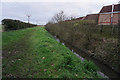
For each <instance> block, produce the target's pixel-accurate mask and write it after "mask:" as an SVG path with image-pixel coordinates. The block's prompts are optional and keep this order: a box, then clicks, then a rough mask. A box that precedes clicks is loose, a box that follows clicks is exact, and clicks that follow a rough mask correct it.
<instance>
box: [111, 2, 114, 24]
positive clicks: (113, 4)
mask: <svg viewBox="0 0 120 80" xmlns="http://www.w3.org/2000/svg"><path fill="white" fill-rule="evenodd" d="M113 10H114V4H112V12H111V25H112V23H113Z"/></svg>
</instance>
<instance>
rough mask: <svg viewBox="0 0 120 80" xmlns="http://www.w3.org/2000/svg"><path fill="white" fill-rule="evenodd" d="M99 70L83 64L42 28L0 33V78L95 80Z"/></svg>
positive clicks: (85, 63) (87, 63)
mask: <svg viewBox="0 0 120 80" xmlns="http://www.w3.org/2000/svg"><path fill="white" fill-rule="evenodd" d="M97 70H98V68H97V67H96V66H95V65H94V64H93V63H92V62H88V61H84V62H82V61H81V60H80V59H79V58H78V57H76V56H75V55H74V54H73V53H72V52H71V51H70V50H69V49H68V48H66V47H65V46H64V45H62V44H61V43H58V42H57V41H56V40H55V39H53V37H52V36H51V35H50V34H49V33H48V32H47V31H46V30H45V29H44V27H36V28H28V29H24V30H18V31H10V32H3V77H14V78H15V77H21V78H26V77H27V78H30V77H32V78H71V77H73V78H75V77H76V78H98V77H100V76H99V75H98V74H97V72H96V71H97Z"/></svg>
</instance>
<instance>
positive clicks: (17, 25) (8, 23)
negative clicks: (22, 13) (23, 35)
mask: <svg viewBox="0 0 120 80" xmlns="http://www.w3.org/2000/svg"><path fill="white" fill-rule="evenodd" d="M2 25H4V29H5V31H8V30H18V29H23V28H28V27H33V26H36V25H35V24H28V23H25V22H21V21H19V20H12V19H3V20H2Z"/></svg>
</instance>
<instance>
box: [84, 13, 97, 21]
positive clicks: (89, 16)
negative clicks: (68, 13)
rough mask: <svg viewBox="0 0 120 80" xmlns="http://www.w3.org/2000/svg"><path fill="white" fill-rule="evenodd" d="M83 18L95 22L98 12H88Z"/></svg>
mask: <svg viewBox="0 0 120 80" xmlns="http://www.w3.org/2000/svg"><path fill="white" fill-rule="evenodd" d="M84 20H93V21H95V22H98V14H88V15H87V16H86V17H85V18H84Z"/></svg>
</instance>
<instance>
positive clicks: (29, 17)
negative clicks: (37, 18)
mask: <svg viewBox="0 0 120 80" xmlns="http://www.w3.org/2000/svg"><path fill="white" fill-rule="evenodd" d="M26 16H27V17H28V24H29V23H30V17H31V15H26Z"/></svg>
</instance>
